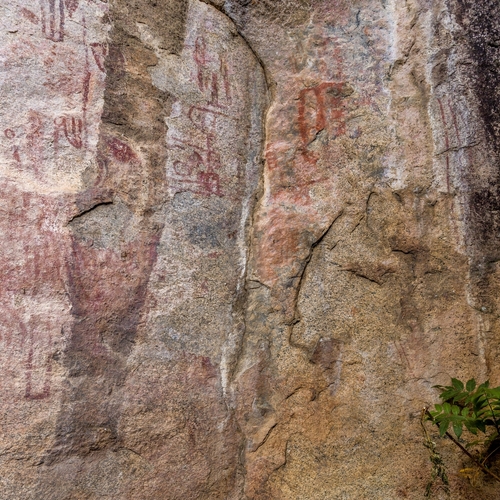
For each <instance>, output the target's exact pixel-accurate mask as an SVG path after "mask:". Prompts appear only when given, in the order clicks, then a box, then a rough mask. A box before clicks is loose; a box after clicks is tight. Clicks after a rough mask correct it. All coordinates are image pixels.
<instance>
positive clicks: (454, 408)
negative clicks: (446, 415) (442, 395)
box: [451, 405, 460, 415]
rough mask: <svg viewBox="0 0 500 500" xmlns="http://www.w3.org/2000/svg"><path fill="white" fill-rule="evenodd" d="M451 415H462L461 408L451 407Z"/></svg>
mask: <svg viewBox="0 0 500 500" xmlns="http://www.w3.org/2000/svg"><path fill="white" fill-rule="evenodd" d="M451 413H452V414H453V415H460V408H459V407H458V406H457V405H453V406H452V407H451Z"/></svg>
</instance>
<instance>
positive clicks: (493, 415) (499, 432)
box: [486, 398, 500, 434]
mask: <svg viewBox="0 0 500 500" xmlns="http://www.w3.org/2000/svg"><path fill="white" fill-rule="evenodd" d="M486 401H487V403H488V406H489V407H490V411H491V416H492V418H493V422H495V428H496V430H497V433H498V434H500V429H499V428H498V422H497V419H496V418H495V412H494V411H493V408H492V407H491V403H490V399H489V398H486Z"/></svg>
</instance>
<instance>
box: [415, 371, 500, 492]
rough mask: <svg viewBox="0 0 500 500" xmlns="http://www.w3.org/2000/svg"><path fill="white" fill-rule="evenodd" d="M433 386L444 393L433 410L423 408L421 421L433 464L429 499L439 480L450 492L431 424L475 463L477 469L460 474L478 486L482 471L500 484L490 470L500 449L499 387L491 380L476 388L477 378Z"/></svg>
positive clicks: (466, 470) (456, 380)
mask: <svg viewBox="0 0 500 500" xmlns="http://www.w3.org/2000/svg"><path fill="white" fill-rule="evenodd" d="M434 387H435V388H437V389H439V390H440V391H441V393H440V395H439V397H440V399H441V403H440V404H436V405H434V409H433V410H430V409H429V408H424V409H423V411H422V419H421V422H422V427H423V430H424V435H425V446H426V447H427V448H428V449H429V451H430V459H431V462H432V464H433V469H432V478H431V481H430V483H429V484H428V485H427V490H426V496H429V495H430V491H431V488H432V485H433V483H434V481H435V480H436V479H437V478H440V479H441V481H442V483H443V485H444V488H445V490H446V491H449V490H448V478H447V476H446V471H445V469H444V464H443V461H442V459H441V457H440V455H439V453H438V451H437V449H436V444H435V443H434V442H433V441H432V440H431V439H430V436H429V433H428V432H427V428H426V426H425V423H426V422H428V421H430V422H432V423H433V424H435V425H436V426H437V427H438V428H439V435H440V437H444V436H446V437H448V438H449V439H450V440H451V441H452V442H453V443H454V444H455V445H456V446H457V447H458V448H460V450H461V451H462V452H463V453H464V454H465V455H467V456H468V457H469V458H470V459H471V460H472V461H473V462H474V467H471V468H466V469H462V470H461V471H460V472H461V473H462V474H463V475H465V476H466V477H468V478H469V479H470V480H471V482H472V483H473V484H474V483H477V481H478V475H479V474H480V471H482V472H483V473H485V474H488V475H489V476H490V477H492V478H494V479H495V480H496V481H498V482H500V477H498V476H497V475H496V474H495V473H494V472H492V471H491V469H490V465H491V461H492V459H493V457H494V456H495V455H496V453H497V451H499V450H500V387H493V388H492V387H490V386H489V381H486V382H484V383H483V384H480V385H477V383H476V381H475V380H474V379H471V380H469V381H468V382H467V383H466V384H464V383H463V382H461V381H460V380H458V379H456V378H452V379H451V385H449V386H443V385H436V386H434Z"/></svg>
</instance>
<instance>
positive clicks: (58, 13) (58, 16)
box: [40, 0, 65, 42]
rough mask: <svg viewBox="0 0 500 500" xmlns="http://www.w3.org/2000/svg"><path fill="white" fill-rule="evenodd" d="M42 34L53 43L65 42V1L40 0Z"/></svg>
mask: <svg viewBox="0 0 500 500" xmlns="http://www.w3.org/2000/svg"><path fill="white" fill-rule="evenodd" d="M40 10H41V18H42V32H43V34H44V35H45V38H47V39H48V40H52V41H53V42H62V41H63V40H64V15H65V14H64V0H40Z"/></svg>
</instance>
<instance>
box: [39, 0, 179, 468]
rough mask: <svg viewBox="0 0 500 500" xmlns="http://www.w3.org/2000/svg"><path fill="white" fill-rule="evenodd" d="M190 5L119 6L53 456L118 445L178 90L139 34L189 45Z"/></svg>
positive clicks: (81, 221) (82, 206)
mask: <svg viewBox="0 0 500 500" xmlns="http://www.w3.org/2000/svg"><path fill="white" fill-rule="evenodd" d="M186 9H187V2H185V1H184V0H168V1H162V2H154V1H147V0H146V1H140V0H131V1H128V2H126V4H125V3H123V2H113V4H111V13H110V19H112V20H113V22H114V25H113V26H112V29H111V33H110V44H109V47H110V48H109V50H108V54H107V57H106V60H105V62H104V68H105V70H106V83H105V92H104V108H103V114H102V123H101V131H100V138H99V142H98V147H97V149H98V158H97V162H96V164H97V168H94V169H88V171H87V172H85V174H84V177H83V180H84V182H85V185H86V189H85V191H84V192H83V193H81V194H80V195H78V196H77V198H76V200H75V204H76V208H77V210H78V211H79V213H78V214H77V216H76V217H73V219H72V220H71V221H70V223H69V227H70V229H71V234H72V253H71V256H70V258H69V261H68V263H67V266H68V274H69V283H68V293H69V296H70V300H71V304H72V315H73V319H74V321H73V326H72V329H71V333H70V335H69V339H68V341H67V347H66V350H65V352H64V357H63V362H64V364H65V367H66V369H67V373H68V380H67V385H66V389H65V393H64V394H63V396H62V405H61V407H62V410H61V413H60V415H59V417H58V426H57V429H56V442H55V445H54V447H53V448H52V450H51V451H50V452H49V454H48V456H47V459H46V462H47V463H50V462H53V461H59V460H64V459H65V458H67V457H68V456H70V455H80V456H82V455H86V454H88V453H91V452H92V453H94V452H97V451H99V450H106V449H109V448H110V447H113V446H119V441H120V438H119V436H118V431H117V427H118V422H119V419H120V415H121V412H122V409H121V398H120V387H121V386H122V385H123V383H124V380H125V377H126V373H127V372H126V361H127V357H128V355H129V354H130V352H131V349H132V346H133V344H134V341H135V337H136V334H137V327H138V324H139V321H140V318H141V314H142V312H143V308H144V303H145V299H146V291H147V285H148V281H149V277H150V274H151V270H152V267H153V264H154V262H155V261H156V256H157V246H158V242H159V238H160V235H161V225H160V224H159V223H158V222H157V221H156V220H155V218H154V217H155V216H154V214H155V212H156V211H155V207H157V206H159V205H161V203H162V202H163V201H164V200H165V197H166V179H165V162H166V156H167V151H166V144H165V139H164V138H165V136H166V125H165V121H164V117H165V115H168V114H169V112H170V106H171V102H170V96H169V95H168V94H167V93H165V92H162V91H160V90H158V89H157V88H155V87H154V86H153V84H152V82H151V78H150V75H149V72H148V67H149V66H152V65H155V64H156V62H157V60H156V56H155V54H154V52H153V51H152V50H151V49H150V48H148V47H145V46H144V45H143V44H142V43H141V41H140V39H139V35H138V32H137V29H138V28H137V25H138V24H140V23H144V24H147V25H148V28H149V29H150V31H151V32H153V33H154V35H155V36H156V37H157V38H158V39H160V40H161V46H162V48H164V49H165V50H168V51H169V52H170V53H178V52H180V50H181V48H182V42H183V38H184V30H185V26H184V24H185V17H186Z"/></svg>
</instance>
